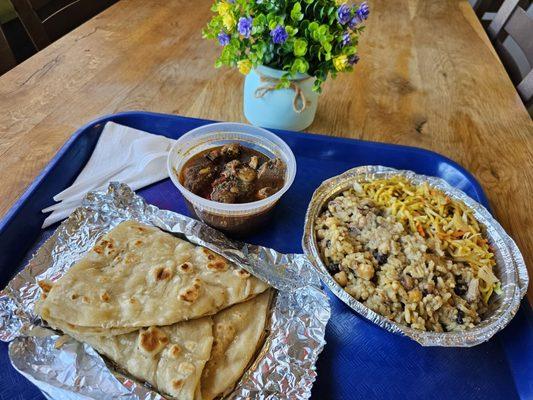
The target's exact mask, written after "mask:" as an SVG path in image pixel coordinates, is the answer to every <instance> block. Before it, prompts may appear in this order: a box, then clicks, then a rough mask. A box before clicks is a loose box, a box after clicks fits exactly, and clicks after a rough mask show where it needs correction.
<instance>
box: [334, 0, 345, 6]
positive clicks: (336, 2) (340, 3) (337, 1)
mask: <svg viewBox="0 0 533 400" xmlns="http://www.w3.org/2000/svg"><path fill="white" fill-rule="evenodd" d="M345 3H346V0H335V4H336V5H338V6H341V5H343V4H345Z"/></svg>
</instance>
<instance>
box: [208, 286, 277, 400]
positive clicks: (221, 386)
mask: <svg viewBox="0 0 533 400" xmlns="http://www.w3.org/2000/svg"><path fill="white" fill-rule="evenodd" d="M270 298H271V293H270V291H267V292H265V293H263V294H261V295H259V296H257V297H255V298H253V299H252V300H248V301H246V302H244V303H240V304H236V305H234V306H232V307H230V308H227V309H225V310H223V311H221V312H219V313H218V314H216V315H215V316H214V317H213V320H214V324H213V336H214V340H213V347H212V349H211V357H210V359H209V361H208V362H207V364H206V365H205V368H204V371H203V373H202V380H201V384H200V389H201V392H202V399H203V400H211V399H214V398H215V397H217V396H220V395H225V394H227V393H228V392H229V391H231V390H232V389H233V387H234V386H235V384H236V383H237V381H238V380H239V379H240V377H241V376H242V374H243V373H244V370H245V369H246V368H247V367H248V365H249V364H250V362H251V361H252V357H253V356H254V354H255V353H256V351H257V349H258V347H259V345H260V344H261V343H262V339H263V337H264V332H265V324H266V320H267V315H268V310H269V305H270Z"/></svg>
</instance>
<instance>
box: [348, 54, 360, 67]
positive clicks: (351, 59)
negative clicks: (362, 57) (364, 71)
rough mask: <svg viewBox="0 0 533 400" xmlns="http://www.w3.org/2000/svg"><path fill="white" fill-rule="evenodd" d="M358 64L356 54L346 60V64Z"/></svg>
mask: <svg viewBox="0 0 533 400" xmlns="http://www.w3.org/2000/svg"><path fill="white" fill-rule="evenodd" d="M358 62H359V56H358V55H357V54H354V55H353V56H351V57H350V58H348V64H350V65H355V64H357V63H358Z"/></svg>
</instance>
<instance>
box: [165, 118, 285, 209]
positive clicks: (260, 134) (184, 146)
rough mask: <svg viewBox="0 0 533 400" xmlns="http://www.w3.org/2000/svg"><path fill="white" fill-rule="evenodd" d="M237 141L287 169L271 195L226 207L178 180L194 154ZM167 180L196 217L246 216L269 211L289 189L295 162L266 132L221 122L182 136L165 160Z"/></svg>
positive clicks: (277, 140)
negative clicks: (193, 210)
mask: <svg viewBox="0 0 533 400" xmlns="http://www.w3.org/2000/svg"><path fill="white" fill-rule="evenodd" d="M232 142H238V143H241V144H243V145H244V146H246V147H249V148H252V149H254V150H257V151H260V152H261V153H263V154H265V155H266V156H268V157H270V158H274V157H279V158H281V160H283V162H284V163H285V165H286V166H287V172H286V175H285V184H284V185H283V187H282V188H281V189H280V190H279V191H277V192H276V193H274V194H273V195H272V196H269V197H267V198H266V199H263V200H258V201H254V202H251V203H239V204H227V203H219V202H216V201H212V200H207V199H204V198H202V197H200V196H198V195H196V194H194V193H192V192H191V191H189V190H188V189H186V188H185V187H184V186H183V185H182V184H181V183H180V181H179V173H180V171H181V169H182V167H183V165H184V164H185V163H186V162H187V161H188V160H189V159H190V158H191V157H193V156H194V155H196V154H198V153H200V152H202V151H204V150H207V149H210V148H213V147H217V146H223V145H225V144H227V143H232ZM167 168H168V173H169V175H170V179H171V180H172V182H173V183H174V185H176V187H177V188H178V189H179V190H180V192H181V193H182V194H183V196H184V197H185V198H186V199H187V200H188V201H189V202H190V203H191V205H192V206H193V208H194V209H195V211H196V212H197V214H198V215H199V216H200V214H202V213H205V212H208V213H211V214H216V215H221V216H226V217H230V216H245V215H250V214H256V213H260V212H263V211H265V210H267V209H269V208H271V207H272V206H273V205H274V204H275V203H276V202H277V201H278V200H279V198H280V197H281V196H283V194H284V193H285V192H286V191H287V190H288V189H289V187H290V186H291V185H292V183H293V181H294V177H295V176H296V160H295V158H294V154H293V153H292V151H291V149H290V147H289V146H288V145H287V144H286V143H285V142H284V141H283V140H281V139H280V138H279V137H278V136H276V135H274V134H273V133H272V132H269V131H267V130H265V129H262V128H258V127H255V126H251V125H247V124H240V123H232V122H221V123H215V124H209V125H204V126H201V127H199V128H196V129H193V130H192V131H189V132H187V133H186V134H185V135H183V136H181V137H180V138H179V139H178V140H177V141H176V142H175V144H174V146H173V147H172V150H171V151H170V154H169V156H168V160H167Z"/></svg>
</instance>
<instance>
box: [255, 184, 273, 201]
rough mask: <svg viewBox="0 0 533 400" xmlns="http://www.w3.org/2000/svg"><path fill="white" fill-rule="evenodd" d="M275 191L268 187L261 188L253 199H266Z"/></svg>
mask: <svg viewBox="0 0 533 400" xmlns="http://www.w3.org/2000/svg"><path fill="white" fill-rule="evenodd" d="M274 193H276V191H275V190H274V189H272V188H271V187H270V186H267V187H264V188H261V189H259V190H258V191H257V193H256V195H255V197H257V198H258V199H259V200H263V199H266V198H267V197H269V196H272V195H273V194H274Z"/></svg>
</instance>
